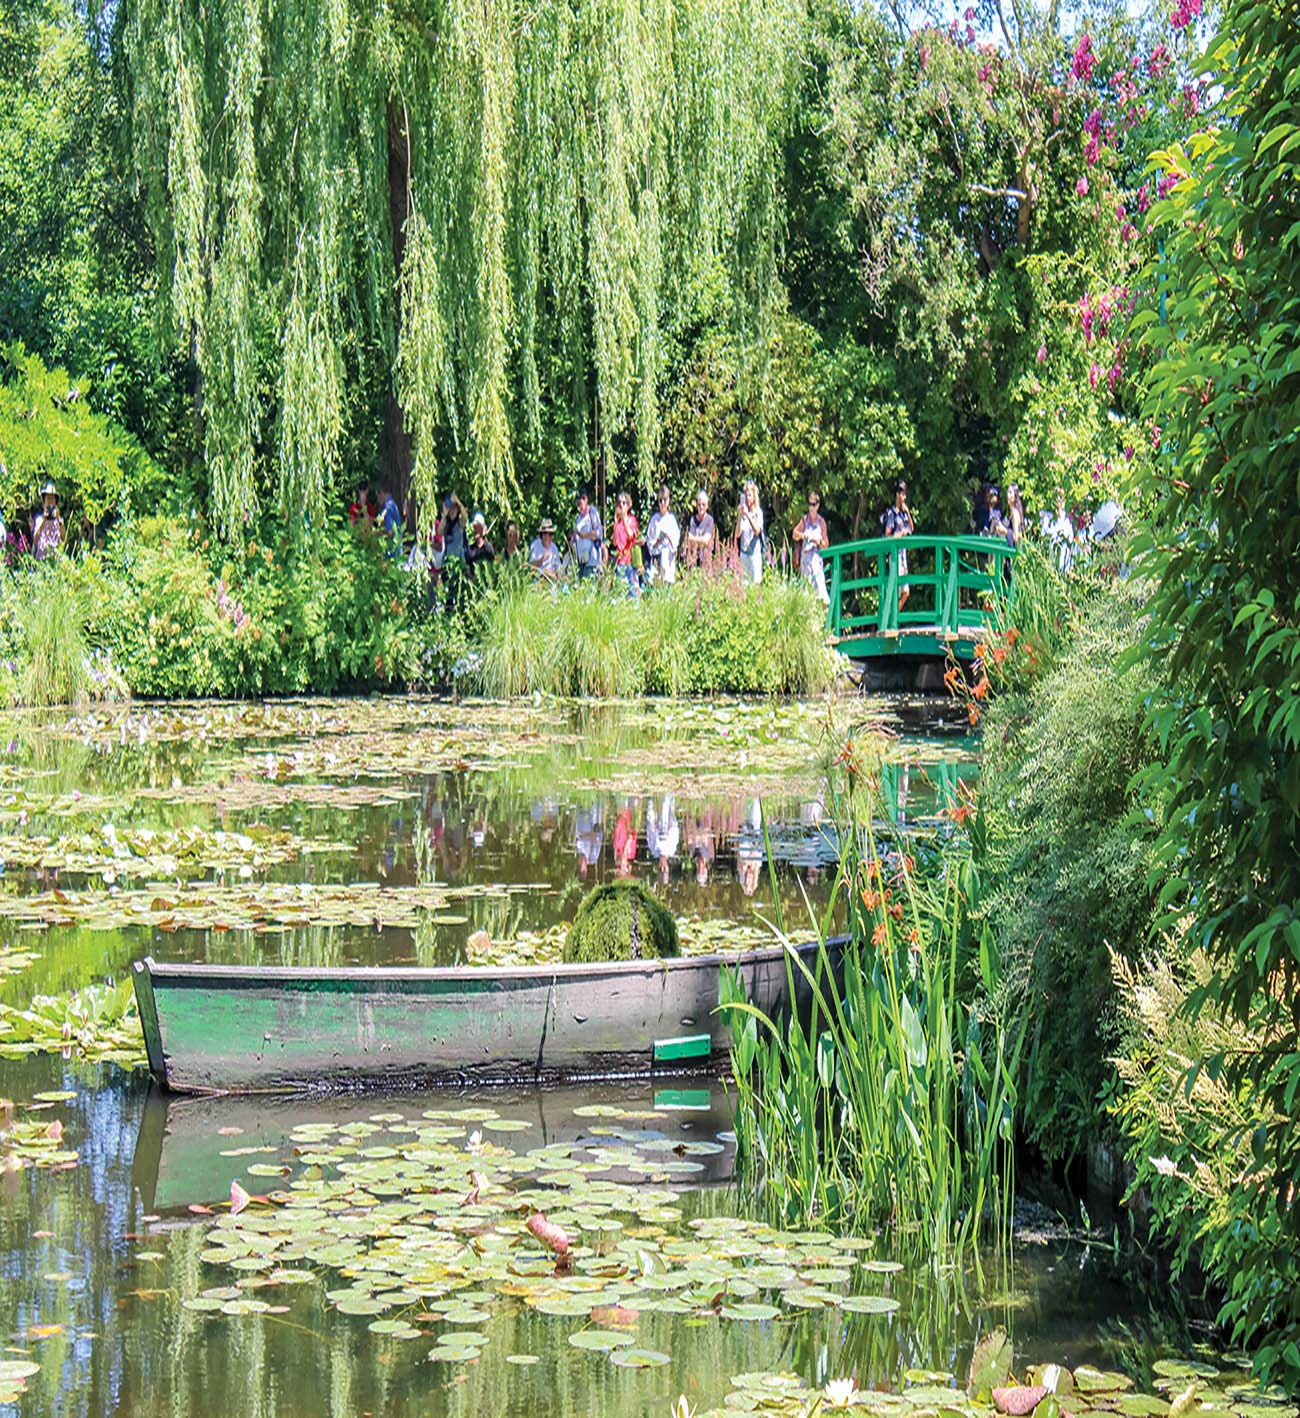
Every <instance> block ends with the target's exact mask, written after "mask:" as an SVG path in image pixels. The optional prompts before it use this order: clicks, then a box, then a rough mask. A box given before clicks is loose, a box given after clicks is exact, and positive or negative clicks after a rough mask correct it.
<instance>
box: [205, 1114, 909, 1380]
mask: <svg viewBox="0 0 1300 1418" xmlns="http://www.w3.org/2000/svg"><path fill="white" fill-rule="evenodd" d="M580 1111H581V1112H582V1114H583V1115H584V1116H585V1117H590V1118H592V1119H593V1120H601V1121H593V1123H592V1125H591V1128H590V1135H589V1136H587V1137H585V1138H584V1139H583V1140H582V1141H581V1142H572V1143H570V1142H564V1143H554V1144H551V1145H548V1146H544V1147H539V1148H536V1149H533V1150H532V1151H529V1152H526V1153H516V1152H514V1151H512V1150H510V1149H509V1148H508V1147H505V1146H503V1145H501V1144H500V1142H499V1141H498V1138H501V1137H508V1136H509V1134H510V1133H511V1132H514V1131H522V1130H523V1129H525V1128H526V1127H527V1126H528V1124H527V1123H524V1122H522V1121H517V1120H514V1119H510V1118H503V1117H498V1116H497V1115H496V1114H495V1113H494V1112H492V1111H491V1110H488V1109H474V1108H469V1109H433V1110H430V1111H427V1112H425V1113H422V1114H421V1115H420V1116H418V1117H414V1118H406V1117H403V1116H402V1115H400V1114H396V1113H383V1114H376V1115H375V1116H374V1117H373V1118H371V1119H370V1120H369V1121H364V1122H353V1123H345V1124H342V1125H340V1126H335V1125H332V1124H316V1123H313V1124H310V1125H306V1126H303V1127H300V1128H298V1129H296V1130H295V1131H294V1132H293V1134H292V1135H291V1144H292V1151H293V1159H292V1162H291V1163H285V1162H280V1161H267V1162H260V1163H254V1164H252V1165H250V1166H249V1167H248V1168H247V1169H246V1173H245V1181H246V1185H244V1184H239V1185H238V1186H237V1188H236V1189H235V1190H234V1192H233V1195H234V1197H235V1199H236V1201H235V1207H237V1208H238V1210H237V1211H236V1210H235V1209H234V1208H232V1213H231V1214H230V1215H228V1216H223V1217H222V1218H221V1219H220V1220H219V1221H218V1222H217V1223H216V1224H215V1225H214V1226H213V1228H212V1230H211V1233H210V1236H209V1245H208V1247H207V1249H206V1250H204V1251H203V1258H204V1259H205V1260H206V1261H208V1262H209V1263H210V1264H212V1265H213V1266H214V1267H217V1268H219V1269H227V1270H229V1271H230V1272H231V1273H232V1275H233V1277H234V1278H233V1279H232V1280H230V1281H227V1282H226V1283H224V1284H216V1285H213V1286H212V1287H210V1288H208V1289H207V1290H205V1291H204V1292H203V1293H201V1294H198V1295H191V1296H189V1297H187V1298H186V1299H185V1301H184V1303H185V1304H186V1305H187V1307H189V1308H190V1309H193V1310H200V1311H211V1312H213V1313H220V1314H224V1315H247V1314H256V1313H264V1312H268V1311H275V1310H277V1309H278V1307H279V1305H280V1304H282V1303H283V1302H284V1299H285V1297H286V1296H287V1294H288V1291H287V1289H286V1287H292V1286H296V1285H302V1284H307V1283H310V1282H312V1281H314V1280H315V1278H316V1277H317V1275H318V1274H322V1273H323V1274H324V1275H325V1276H327V1277H328V1276H330V1275H331V1274H332V1276H334V1277H337V1278H336V1279H330V1278H326V1279H325V1280H324V1281H323V1283H324V1284H325V1286H326V1295H327V1298H328V1300H329V1301H330V1303H331V1304H332V1305H333V1306H334V1308H335V1309H336V1310H337V1311H338V1312H339V1313H340V1314H344V1315H360V1316H367V1317H369V1319H370V1328H371V1329H372V1330H374V1331H375V1332H376V1333H380V1334H385V1335H389V1336H392V1337H395V1338H399V1339H412V1340H414V1339H420V1338H424V1339H426V1340H432V1341H433V1343H432V1347H431V1350H430V1357H431V1358H433V1359H435V1360H438V1361H440V1362H443V1361H445V1362H448V1363H455V1362H461V1361H464V1360H467V1359H473V1358H477V1357H478V1355H479V1354H480V1353H481V1352H482V1350H483V1348H484V1347H485V1346H486V1345H487V1344H488V1343H489V1338H490V1328H491V1320H492V1319H493V1317H494V1315H497V1314H499V1313H501V1312H502V1311H503V1310H506V1309H508V1308H511V1307H518V1306H526V1307H527V1308H529V1309H531V1310H533V1311H536V1312H537V1313H539V1314H543V1315H550V1316H555V1317H559V1318H563V1319H566V1320H569V1321H572V1322H573V1327H572V1329H571V1331H570V1333H569V1335H568V1336H567V1338H568V1340H569V1342H570V1343H571V1344H572V1346H573V1347H574V1348H576V1349H582V1350H589V1351H592V1352H594V1353H598V1354H602V1355H605V1356H607V1357H608V1360H609V1362H610V1363H611V1364H613V1365H615V1366H616V1367H624V1368H648V1367H655V1366H657V1365H659V1364H663V1363H666V1362H667V1356H665V1355H663V1354H661V1353H659V1352H658V1351H655V1350H652V1349H649V1348H646V1347H644V1346H642V1345H640V1344H638V1343H637V1336H636V1330H637V1324H638V1321H639V1318H640V1316H642V1315H643V1314H646V1313H656V1314H668V1315H678V1316H682V1317H683V1318H693V1319H696V1320H701V1321H705V1322H717V1323H720V1324H754V1323H769V1322H774V1321H779V1320H781V1319H782V1318H783V1317H788V1316H790V1315H792V1314H794V1313H797V1312H799V1311H804V1310H831V1311H842V1312H845V1313H857V1314H869V1315H886V1314H888V1313H890V1312H891V1311H893V1310H895V1309H897V1308H898V1302H897V1301H896V1300H895V1299H894V1298H893V1297H892V1296H890V1295H889V1294H888V1293H884V1292H885V1291H887V1289H888V1284H889V1281H888V1274H889V1273H890V1272H892V1271H894V1270H897V1269H899V1268H900V1267H898V1266H897V1265H894V1264H892V1263H889V1262H880V1261H874V1260H871V1259H870V1258H869V1257H868V1256H866V1255H865V1254H864V1253H866V1252H869V1251H870V1249H871V1246H872V1242H870V1241H868V1240H864V1239H859V1238H855V1237H835V1236H832V1235H830V1234H829V1233H825V1232H816V1233H811V1232H810V1233H794V1232H783V1231H777V1230H774V1229H772V1228H771V1227H769V1226H766V1225H763V1224H761V1223H759V1222H756V1221H749V1220H744V1219H735V1218H730V1217H707V1218H697V1219H694V1220H690V1221H686V1220H685V1219H684V1217H683V1211H682V1208H681V1206H680V1204H679V1203H680V1193H679V1192H678V1191H677V1190H676V1189H675V1188H676V1186H677V1185H679V1184H681V1183H683V1182H687V1181H689V1180H691V1179H693V1178H696V1177H698V1175H699V1174H700V1173H701V1172H702V1171H703V1170H704V1169H705V1166H706V1163H707V1159H709V1158H711V1157H715V1156H717V1155H718V1154H719V1153H721V1152H723V1151H724V1149H725V1147H726V1145H727V1138H726V1136H725V1135H724V1137H723V1138H722V1139H711V1138H710V1139H701V1140H699V1141H687V1142H681V1141H677V1140H674V1139H672V1138H667V1137H664V1136H663V1135H662V1134H660V1133H658V1132H656V1131H653V1130H651V1131H647V1130H645V1128H644V1127H643V1126H642V1127H636V1126H632V1124H635V1123H638V1122H640V1123H644V1121H645V1115H644V1114H642V1115H636V1114H628V1113H624V1112H623V1111H622V1110H621V1109H620V1108H618V1107H616V1106H614V1105H602V1104H594V1105H588V1106H586V1107H584V1108H583V1109H582V1110H580ZM651 1116H653V1115H651ZM618 1123H622V1124H625V1126H618V1125H615V1124H618ZM467 1132H468V1134H469V1135H468V1137H467ZM291 1172H292V1173H293V1176H292V1180H289V1179H288V1176H287V1174H289V1173H291ZM264 1179H269V1181H270V1184H271V1185H272V1189H271V1190H270V1191H269V1192H267V1193H266V1194H265V1195H264V1197H263V1198H261V1204H259V1202H258V1199H257V1198H253V1199H252V1201H251V1202H250V1200H249V1198H250V1194H251V1193H253V1192H255V1191H257V1190H258V1189H259V1188H260V1187H264V1186H267V1185H268V1180H264ZM275 1183H278V1186H277V1185H274V1184H275ZM538 1218H545V1220H544V1222H539V1219H538ZM530 1221H531V1225H530Z"/></svg>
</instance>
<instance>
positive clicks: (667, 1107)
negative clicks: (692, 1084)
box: [654, 1088, 713, 1113]
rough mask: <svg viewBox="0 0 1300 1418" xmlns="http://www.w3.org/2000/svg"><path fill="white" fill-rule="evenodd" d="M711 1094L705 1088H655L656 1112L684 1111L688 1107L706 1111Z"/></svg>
mask: <svg viewBox="0 0 1300 1418" xmlns="http://www.w3.org/2000/svg"><path fill="white" fill-rule="evenodd" d="M712 1102H713V1095H712V1094H711V1093H710V1092H709V1090H708V1089H707V1088H656V1089H655V1103H654V1106H655V1111H656V1112H664V1113H667V1112H684V1111H686V1110H688V1109H691V1110H694V1109H698V1110H699V1111H701V1112H703V1111H707V1109H708V1108H709V1105H710V1104H711V1103H712Z"/></svg>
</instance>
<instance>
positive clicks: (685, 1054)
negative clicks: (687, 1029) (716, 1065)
mask: <svg viewBox="0 0 1300 1418" xmlns="http://www.w3.org/2000/svg"><path fill="white" fill-rule="evenodd" d="M712 1052H713V1040H712V1038H711V1037H710V1036H709V1035H708V1034H683V1035H682V1036H681V1038H680V1039H656V1040H655V1053H654V1058H655V1063H673V1062H674V1061H675V1060H677V1059H706V1058H708V1056H709V1055H710V1054H711V1053H712Z"/></svg>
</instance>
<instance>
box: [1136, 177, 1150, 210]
mask: <svg viewBox="0 0 1300 1418" xmlns="http://www.w3.org/2000/svg"><path fill="white" fill-rule="evenodd" d="M1150 205H1151V188H1150V186H1149V185H1148V184H1147V183H1145V182H1144V183H1143V184H1142V186H1141V187H1139V188H1138V211H1139V212H1145V211H1146V209H1147V208H1148V207H1149V206H1150Z"/></svg>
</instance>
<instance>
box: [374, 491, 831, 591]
mask: <svg viewBox="0 0 1300 1418" xmlns="http://www.w3.org/2000/svg"><path fill="white" fill-rule="evenodd" d="M820 506H821V499H820V497H819V496H818V495H817V494H816V493H812V494H810V495H809V499H808V509H809V510H808V515H807V516H805V517H803V518H801V519H800V521H799V523H798V525H797V526H796V527H795V528H794V531H793V538H794V541H795V543H796V545H797V547H798V548H799V564H800V568H801V570H802V572H803V574H804V576H805V577H806V578H807V579H808V581H809V582H810V584H811V585H812V586H813V588H814V589H815V590H816V592H817V594H818V596H819V597H820V598H821V600H822V601H823V602H827V601H828V597H827V594H826V577H825V573H824V571H823V569H822V558H821V552H822V549H823V548H825V547H827V546H829V545H830V536H829V533H828V532H827V530H826V522H825V519H824V518H823V517H822V516H821V515H820V511H819V509H820ZM348 516H349V518H350V519H351V521H352V524H353V526H363V525H364V526H369V527H374V528H376V529H377V530H379V531H381V532H382V533H384V534H385V535H386V536H388V537H389V538H390V539H391V542H392V549H391V553H390V554H391V555H393V556H401V555H402V554H403V552H402V545H403V534H404V532H405V524H404V521H403V518H402V514H401V511H400V509H399V508H398V505H397V502H396V500H395V498H394V497H393V494H392V490H391V489H390V488H388V487H385V486H380V487H379V489H378V490H377V495H376V494H372V493H371V490H370V488H369V486H368V485H367V484H365V483H362V484H360V485H359V486H358V487H357V489H356V494H355V496H354V498H353V501H352V503H351V505H350V506H349V508H348ZM467 526H468V529H469V530H468V535H467V533H466V527H467ZM728 551H734V554H735V562H736V564H737V565H738V566H739V567H740V570H741V573H742V574H743V575H744V577H745V578H746V580H748V581H750V582H753V583H755V584H757V583H758V582H760V581H762V579H763V572H764V568H765V567H767V566H769V565H770V564H771V563H772V562H773V560H774V554H773V551H772V546H771V542H770V540H769V538H768V534H767V526H766V521H765V519H764V516H763V506H762V503H761V502H760V501H759V496H758V485H757V484H756V483H755V482H753V481H752V480H751V481H749V482H747V483H746V484H745V487H744V490H743V492H742V494H741V499H740V504H739V507H738V508H737V512H736V518H735V522H734V524H733V525H732V527H731V528H730V532H729V535H728V534H727V533H725V532H723V531H720V530H719V528H718V525H717V523H716V522H715V520H714V518H713V514H712V513H711V512H710V510H709V495H708V493H707V492H705V491H704V490H703V489H701V490H700V491H699V492H698V493H697V494H696V496H695V505H694V510H693V511H692V512H691V515H690V516H689V517H688V518H687V520H686V527H685V531H684V532H683V529H682V525H681V523H680V522H679V521H678V520H677V517H676V515H675V514H674V512H673V510H672V494H671V493H670V492H669V490H668V487H667V485H661V486H660V488H659V489H658V492H657V493H656V495H655V506H654V510H653V512H651V514H650V519H649V521H648V522H647V523H646V526H645V527H644V529H643V528H642V526H641V523H640V520H639V518H638V517H637V514H636V511H635V508H634V507H633V503H632V496H631V494H630V493H627V492H620V493H619V494H618V496H617V497H616V498H615V500H614V515H613V523H612V526H611V527H610V528H609V530H608V531H606V528H605V526H604V523H603V522H602V520H601V516H600V511H599V509H598V508H597V507H596V504H595V502H594V501H592V498H591V495H590V493H589V492H588V491H587V489H585V488H583V489H581V490H580V491H579V492H578V495H577V499H576V502H575V506H574V514H573V522H572V524H571V526H570V527H569V529H568V532H567V534H564V533H561V532H560V531H559V530H558V529H557V527H556V525H555V522H554V521H553V520H552V519H551V518H550V517H543V518H542V519H541V521H540V523H539V524H538V527H537V535H536V536H535V537H534V538H533V540H532V542H531V543H529V544H528V546H527V553H526V556H525V557H524V560H525V561H526V564H527V565H528V566H529V567H530V568H531V569H532V571H533V572H534V573H535V574H536V575H537V576H538V577H539V578H541V579H544V580H547V581H553V582H558V581H561V580H564V579H566V578H571V579H574V580H579V581H581V580H586V579H587V578H589V577H592V576H598V575H601V574H603V573H604V572H606V571H609V572H611V573H612V574H613V575H615V576H617V577H618V578H619V579H620V580H621V581H622V582H623V583H624V584H625V586H626V587H627V591H628V594H629V595H630V596H632V597H638V596H640V595H641V594H642V592H643V591H645V590H646V589H648V588H649V587H652V586H656V585H659V586H669V585H671V584H672V583H673V582H674V581H675V580H676V579H677V575H678V572H679V571H690V570H694V569H699V570H702V571H706V572H707V571H710V570H712V569H713V568H714V566H715V565H716V564H717V563H718V562H719V561H720V560H721V558H722V557H723V555H724V554H725V553H727V552H728ZM523 552H524V541H523V538H522V535H521V533H520V530H519V526H518V524H517V523H515V522H507V524H506V528H505V537H504V542H503V544H502V546H501V547H500V549H498V548H497V547H496V545H495V544H494V543H493V541H492V539H491V536H490V534H489V526H488V522H487V519H486V517H485V516H484V515H483V513H482V512H475V513H474V515H473V516H472V517H467V514H466V512H465V508H464V505H463V504H462V503H461V501H460V499H459V498H458V497H456V496H455V494H448V495H447V497H445V498H444V499H443V504H442V512H441V515H440V516H439V517H438V518H437V520H436V521H435V522H434V523H433V525H432V527H430V528H429V529H428V530H427V531H426V533H425V535H424V536H423V538H419V539H417V542H416V545H415V546H414V547H413V548H412V549H411V551H410V552H409V554H408V557H407V561H408V565H410V566H411V567H412V569H416V568H421V567H425V566H427V568H428V570H429V573H430V576H431V579H432V582H433V584H434V586H435V587H436V586H437V584H438V582H439V580H440V579H441V578H442V577H443V576H444V575H445V574H446V571H447V568H448V566H449V565H450V564H451V563H454V562H455V563H459V564H460V567H461V571H462V574H464V575H465V576H467V577H469V578H471V579H472V578H473V576H474V574H475V572H476V570H477V569H478V568H479V567H480V566H483V565H485V564H490V563H492V562H495V561H511V560H514V559H515V558H516V557H520V556H523Z"/></svg>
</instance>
